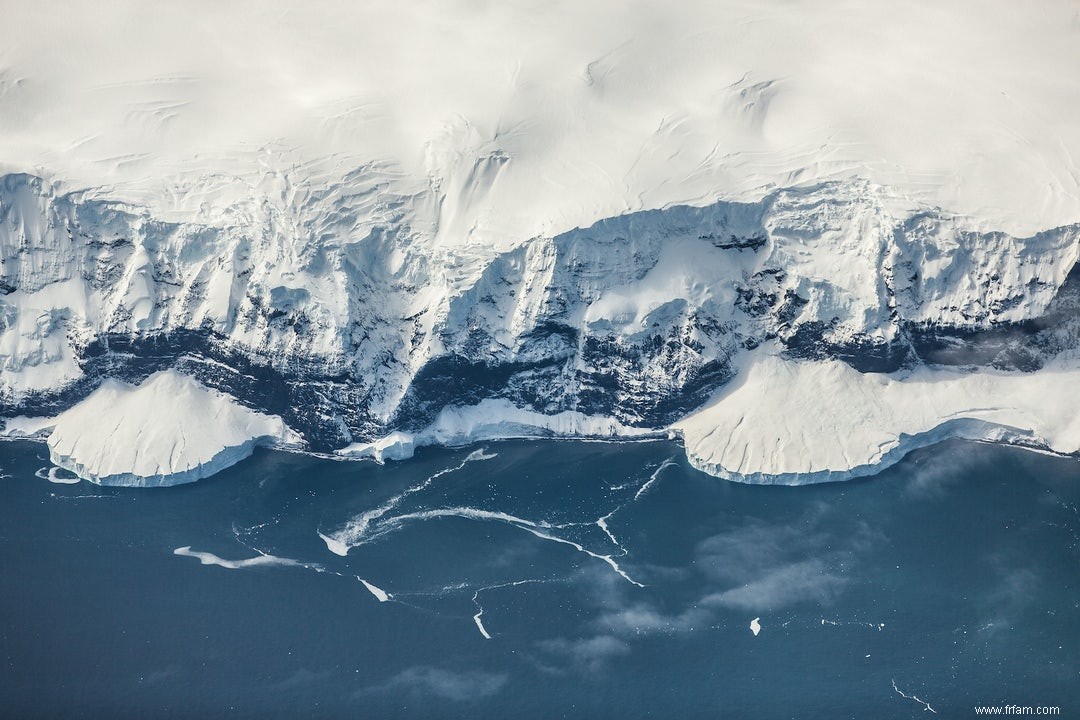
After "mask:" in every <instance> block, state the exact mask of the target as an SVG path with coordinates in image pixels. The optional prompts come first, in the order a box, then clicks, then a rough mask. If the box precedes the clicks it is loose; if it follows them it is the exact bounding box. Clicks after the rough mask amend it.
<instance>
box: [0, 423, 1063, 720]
mask: <svg viewBox="0 0 1080 720" xmlns="http://www.w3.org/2000/svg"><path fill="white" fill-rule="evenodd" d="M478 449H479V448H469V449H466V450H460V451H450V450H425V451H422V452H420V453H418V455H417V457H416V458H415V459H413V460H411V461H407V462H402V463H394V464H388V465H386V466H377V465H374V464H368V463H338V462H332V461H327V460H320V459H316V458H311V457H304V456H296V455H288V454H282V453H275V452H259V453H257V454H256V455H255V456H253V457H252V458H251V459H249V460H248V461H245V462H243V463H241V464H239V465H237V466H235V467H234V468H232V469H230V470H227V471H225V472H223V473H221V474H220V475H218V476H216V477H214V478H212V479H210V480H207V481H203V482H200V483H197V484H194V485H189V486H183V487H176V488H168V489H156V490H124V489H110V488H98V487H95V486H93V485H90V484H87V483H78V484H74V485H59V484H54V483H50V482H48V481H47V480H44V479H42V478H41V477H38V476H36V475H35V473H37V474H39V475H40V474H45V473H40V472H39V471H40V469H41V468H44V467H45V466H46V465H47V463H46V462H45V459H44V455H45V453H44V448H43V446H40V445H35V444H31V443H4V444H0V472H2V473H3V474H4V477H3V478H2V479H0V662H2V666H0V715H2V716H3V717H11V718H34V717H86V718H125V717H131V718H156V717H178V718H196V717H198V718H218V717H230V718H231V717H242V718H249V717H250V718H292V717H334V718H337V717H341V718H398V717H400V718H436V719H437V718H443V717H446V718H452V717H464V718H555V717H573V718H620V719H624V718H639V717H655V718H822V719H827V720H834V719H836V718H928V717H943V718H952V717H958V718H965V717H976V715H975V713H974V706H975V705H999V704H1017V705H1022V706H1023V705H1030V706H1059V707H1061V708H1062V714H1061V717H1080V644H1078V642H1077V641H1078V639H1080V593H1078V590H1080V572H1078V571H1080V510H1078V508H1080V463H1078V462H1077V461H1075V460H1069V459H1060V458H1052V457H1046V456H1041V455H1037V454H1034V453H1029V452H1024V451H1020V450H1015V449H1007V448H999V447H991V446H986V445H976V444H970V443H959V442H954V443H946V444H943V445H939V446H937V447H935V448H931V449H929V450H926V451H922V452H918V453H915V454H913V455H911V456H909V457H908V458H907V459H905V460H904V461H903V462H902V463H900V464H899V465H897V466H895V467H893V468H891V469H889V470H886V471H884V472H882V473H881V474H879V475H877V476H875V477H873V478H869V479H865V480H859V481H852V482H847V483H836V484H828V485H818V486H809V487H757V486H746V485H738V484H733V483H729V482H724V481H721V480H717V479H715V478H711V477H708V476H706V475H703V474H701V473H698V472H696V471H694V470H692V469H690V468H689V467H688V466H687V464H686V462H685V460H683V459H682V453H681V450H680V449H679V448H678V447H677V446H675V445H673V444H669V443H664V442H655V443H641V444H604V443H575V442H505V443H493V444H489V445H487V446H485V452H481V453H478V452H476V451H477V450H478ZM492 456H493V457H492ZM470 457H471V458H472V459H471V460H469V461H467V462H466V460H467V458H470ZM444 471H445V472H444ZM440 473H441V474H440ZM650 479H652V480H653V482H651V483H650ZM365 514H366V518H365ZM601 519H603V522H601V523H598V522H597V521H598V520H601ZM605 528H606V529H605ZM320 533H321V534H322V535H325V536H327V537H328V538H330V539H331V543H330V544H331V545H332V544H334V542H335V541H336V542H348V543H349V544H351V545H353V547H352V548H351V550H350V552H349V553H348V555H347V556H345V557H340V556H339V555H336V554H334V553H332V552H331V551H330V549H329V547H328V543H327V542H326V541H324V539H323V538H321V537H320ZM178 548H180V549H182V548H189V550H181V552H186V553H191V554H176V551H177V549H178ZM338 549H339V550H342V549H343V548H341V547H339V548H338ZM197 553H207V554H205V555H201V556H200V555H196V554H197ZM200 558H201V559H200ZM255 558H263V559H262V560H256V562H255V563H242V562H239V561H244V560H251V559H255ZM219 559H220V560H221V561H224V562H223V563H222V564H203V562H202V560H207V561H209V562H211V563H216V562H218V560H219ZM237 563H239V564H237ZM229 565H231V567H227V566H229ZM358 578H362V579H363V580H364V581H366V582H367V583H369V584H370V585H371V588H372V589H369V588H368V587H367V586H366V585H365V584H364V583H362V582H361V581H360V580H359V579H358ZM379 591H384V592H386V593H389V594H390V595H391V597H390V599H389V601H387V602H380V601H379V598H378V597H377V595H378V594H379ZM481 612H482V614H480V615H479V622H477V619H476V617H475V616H477V615H478V614H479V613H481ZM755 618H759V622H760V627H761V631H760V634H759V635H757V636H755V635H754V634H753V633H752V632H751V630H750V624H751V621H752V620H754V619H755ZM483 633H486V634H488V635H490V639H488V638H485V637H484V634H483ZM905 696H910V697H905ZM916 697H917V698H919V700H916V699H913V698H916ZM924 703H925V704H929V706H930V707H932V708H933V710H934V711H936V713H937V715H936V716H935V715H932V714H931V713H930V711H929V710H927V709H926V706H925V704H924Z"/></svg>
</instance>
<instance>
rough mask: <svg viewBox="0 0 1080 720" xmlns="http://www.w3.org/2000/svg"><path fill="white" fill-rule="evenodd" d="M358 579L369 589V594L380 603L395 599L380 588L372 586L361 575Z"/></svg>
mask: <svg viewBox="0 0 1080 720" xmlns="http://www.w3.org/2000/svg"><path fill="white" fill-rule="evenodd" d="M356 579H357V580H359V581H360V582H361V583H362V584H363V586H364V587H366V588H367V589H368V592H370V593H371V594H372V595H374V596H375V598H376V599H377V600H378V601H379V602H387V601H388V600H389V599H390V598H391V597H393V596H392V595H391V594H390V593H388V592H386V591H385V590H383V589H382V588H380V587H376V586H374V585H372V584H371V583H369V582H368V581H367V580H365V579H364V578H362V577H360V576H359V575H357V576H356Z"/></svg>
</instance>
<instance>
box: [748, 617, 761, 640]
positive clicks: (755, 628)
mask: <svg viewBox="0 0 1080 720" xmlns="http://www.w3.org/2000/svg"><path fill="white" fill-rule="evenodd" d="M750 632H752V633H754V637H757V636H758V633H759V632H761V618H754V619H753V620H751V621H750Z"/></svg>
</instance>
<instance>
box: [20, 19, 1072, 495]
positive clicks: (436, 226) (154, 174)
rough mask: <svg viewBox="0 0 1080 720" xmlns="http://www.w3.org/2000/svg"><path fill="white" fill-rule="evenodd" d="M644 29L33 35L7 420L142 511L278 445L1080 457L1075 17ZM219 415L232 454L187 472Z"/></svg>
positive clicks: (350, 24) (217, 22)
mask: <svg viewBox="0 0 1080 720" xmlns="http://www.w3.org/2000/svg"><path fill="white" fill-rule="evenodd" d="M600 5H603V3H601V4H600ZM631 5H632V6H633V11H632V12H631V11H625V12H619V13H616V14H615V15H617V17H614V16H612V15H611V14H605V13H599V11H598V10H597V9H595V8H594V9H592V10H590V9H587V8H579V7H570V6H567V7H560V8H559V9H558V11H557V12H553V13H551V14H550V15H545V14H537V11H535V9H531V8H529V7H527V6H526V5H522V4H518V3H509V4H507V5H506V7H503V8H500V9H497V10H495V9H493V10H491V12H489V13H480V14H477V13H476V11H474V10H465V9H461V8H459V9H458V10H456V11H454V13H458V14H457V15H455V14H453V13H451V14H450V15H448V14H447V13H450V12H451V11H450V10H449V9H447V8H428V9H427V10H425V11H423V12H420V11H419V10H418V9H417V8H414V7H410V8H405V9H401V10H400V12H403V13H405V14H406V15H407V16H408V17H410V18H411V21H412V25H411V30H410V32H409V33H403V37H402V38H400V43H391V44H389V45H388V44H387V43H386V42H384V41H383V40H382V39H381V36H380V34H379V33H377V32H375V31H374V30H372V28H378V27H381V25H380V23H384V22H386V21H387V20H388V16H387V13H390V12H391V10H390V8H388V7H385V6H383V5H381V4H379V3H370V4H367V3H365V4H364V5H363V6H362V7H356V8H351V9H347V10H342V11H341V12H342V13H343V14H342V15H340V16H335V17H334V18H330V17H327V16H325V15H324V13H325V12H327V10H326V9H325V8H311V9H309V10H307V11H305V13H304V14H302V15H297V14H295V13H294V14H292V15H291V16H290V17H291V19H290V20H289V22H288V23H286V22H285V21H284V20H283V18H282V16H280V15H278V14H274V13H269V12H261V11H250V12H249V13H248V15H246V16H244V17H243V21H244V24H245V26H246V27H248V28H249V32H248V33H247V34H246V35H245V37H244V38H236V37H230V38H229V39H228V41H227V42H226V40H225V39H224V38H222V37H221V36H220V35H219V34H217V32H216V31H215V30H213V28H215V27H225V26H228V25H229V24H230V23H235V22H238V21H239V19H238V18H237V17H234V16H235V15H237V13H240V12H241V11H240V10H238V9H236V8H220V9H215V10H214V11H213V13H211V14H210V15H209V16H208V17H207V18H204V19H205V20H206V22H203V21H200V20H199V19H197V18H195V17H194V16H191V17H189V16H187V15H185V16H182V17H179V16H178V17H172V18H171V19H170V21H169V22H168V23H161V22H160V20H159V19H146V18H144V20H145V25H144V26H142V27H140V32H139V33H137V34H136V35H137V37H134V38H132V43H134V45H132V46H131V47H129V48H128V50H126V51H125V52H124V53H119V52H118V51H117V50H116V49H115V48H113V47H111V40H110V37H112V35H110V33H115V32H116V28H123V27H126V24H125V23H126V22H127V21H126V20H125V19H124V18H126V17H128V15H129V14H130V12H131V8H132V7H133V6H132V5H131V4H130V3H128V2H126V1H125V0H116V1H114V2H109V3H104V4H103V5H102V7H101V8H97V9H95V10H94V12H93V13H90V11H89V10H87V9H73V10H72V12H73V14H74V15H76V16H79V18H80V19H79V22H73V23H68V24H66V25H65V27H64V28H60V29H57V28H53V27H49V28H48V30H47V31H46V25H47V18H46V17H44V16H43V15H41V14H39V13H34V12H31V11H29V10H27V9H14V10H13V13H14V15H15V16H17V17H16V19H17V20H18V22H12V23H9V24H7V25H6V26H5V27H4V28H0V37H2V38H4V41H5V43H6V45H5V46H6V47H10V48H11V49H10V52H9V53H8V54H6V55H4V57H3V58H0V101H2V102H0V418H2V419H5V420H6V429H5V430H4V433H6V434H7V435H9V436H17V435H19V434H24V435H25V434H33V433H35V432H36V433H37V434H38V436H40V437H45V436H46V435H47V434H48V432H49V430H48V428H49V427H52V428H53V429H52V431H51V432H52V434H51V435H49V436H48V437H49V439H48V442H49V443H50V447H51V454H52V456H53V460H54V462H56V463H58V464H60V465H62V466H64V467H68V468H69V469H72V470H73V471H74V472H76V473H78V474H79V475H80V476H82V477H85V478H87V479H91V480H94V481H97V482H105V483H132V484H169V483H172V482H180V481H187V480H191V479H197V478H198V477H205V476H206V475H207V474H209V473H211V472H213V471H214V470H215V469H219V468H220V467H223V466H224V465H226V464H228V463H229V462H233V461H235V460H237V459H239V458H240V457H242V456H244V455H245V454H246V453H248V452H250V450H251V447H253V446H254V445H256V444H266V445H271V446H275V447H288V448H292V449H297V450H303V451H306V452H316V453H327V454H329V453H333V454H335V455H336V456H338V457H344V458H350V457H351V458H373V459H376V460H379V461H382V460H389V459H400V458H404V457H408V456H410V455H411V454H412V452H413V451H414V449H415V448H416V447H420V446H423V445H430V444H440V445H464V444H468V443H470V442H478V441H482V440H491V439H498V438H506V437H536V436H541V437H585V438H608V439H610V438H617V439H643V438H650V437H660V436H668V437H676V438H681V439H682V440H683V442H684V443H685V445H686V448H687V452H688V456H689V457H690V459H691V462H693V463H694V464H695V465H696V466H698V467H699V468H701V469H703V470H705V471H706V472H710V473H713V474H716V475H719V476H721V477H728V478H731V479H740V480H746V481H753V482H787V483H792V482H810V481H818V480H823V479H842V478H845V477H852V476H856V475H859V474H865V473H867V472H871V471H872V469H873V468H876V467H880V466H881V465H882V464H884V463H888V462H892V461H894V460H895V459H896V458H897V457H898V456H899V455H900V454H902V453H903V452H906V451H907V450H908V449H911V448H912V447H917V446H919V445H921V444H925V443H928V442H933V441H936V440H939V439H941V438H943V437H946V436H962V437H969V438H975V439H980V440H991V441H999V442H1013V443H1018V444H1023V445H1026V446H1031V447H1036V448H1040V449H1043V450H1047V451H1054V452H1059V453H1065V454H1076V453H1077V451H1078V448H1077V443H1076V441H1075V426H1074V425H1073V424H1071V423H1072V421H1071V420H1070V419H1069V418H1068V412H1066V411H1065V410H1063V409H1062V407H1063V406H1062V403H1066V405H1067V403H1068V401H1069V399H1070V398H1073V397H1075V396H1076V394H1077V389H1078V388H1080V386H1078V385H1077V368H1080V350H1078V348H1080V312H1078V311H1080V266H1078V260H1080V170H1078V169H1077V165H1076V163H1075V161H1074V159H1073V157H1074V154H1075V152H1074V151H1075V150H1076V149H1077V148H1080V127H1078V126H1077V125H1076V124H1075V123H1071V122H1068V119H1069V118H1071V117H1073V115H1074V111H1075V109H1076V108H1075V107H1074V105H1075V103H1074V102H1073V100H1071V99H1070V98H1074V96H1075V93H1073V92H1072V88H1071V82H1072V81H1071V78H1068V77H1066V76H1067V75H1068V74H1067V73H1062V72H1061V70H1060V68H1062V67H1070V66H1074V65H1076V63H1077V61H1080V57H1077V55H1078V53H1080V51H1078V49H1077V46H1076V43H1075V42H1074V41H1073V40H1072V37H1071V35H1070V34H1069V33H1070V31H1069V30H1068V28H1069V27H1070V22H1072V21H1071V15H1069V11H1068V8H1067V7H1065V6H1064V5H1062V6H1061V7H1057V6H1054V7H1053V8H1052V9H1047V11H1046V12H1045V13H1042V14H1033V13H1025V12H1023V11H1022V10H1021V9H1019V8H1017V7H1016V6H1015V5H1014V4H1010V3H1007V2H996V3H994V7H995V12H994V13H990V12H988V11H986V10H985V8H984V7H983V6H982V5H980V4H976V3H963V2H962V3H957V4H956V5H955V6H950V7H949V8H934V9H930V8H927V7H919V8H915V9H913V10H912V11H911V12H910V13H906V14H903V15H902V16H899V15H896V14H895V13H893V11H891V10H888V9H884V8H877V9H870V8H858V9H855V8H847V9H846V10H844V11H843V12H841V8H840V6H838V5H830V4H826V5H824V6H823V7H821V8H818V9H816V10H813V11H811V10H810V9H808V8H802V7H788V6H786V5H785V6H783V12H782V13H781V12H777V11H776V8H772V9H770V8H771V4H770V3H764V4H762V5H761V6H760V7H750V6H747V5H745V4H741V3H726V2H721V3H701V4H697V5H693V6H691V7H688V8H687V9H686V10H685V12H682V13H678V14H671V13H666V14H665V15H664V17H663V18H658V17H656V13H655V12H654V11H655V8H653V7H652V6H651V5H650V4H649V3H644V2H642V3H637V2H635V3H632V4H631ZM395 12H396V11H395ZM459 15H460V17H459ZM1036 15H1037V16H1036ZM43 23H45V25H43ZM109 23H112V24H109ZM80 26H82V27H97V28H100V29H101V30H102V32H101V33H98V34H92V35H91V36H83V35H80V38H82V39H81V40H80V41H79V42H78V43H74V42H72V43H69V44H68V45H65V47H66V48H67V49H65V51H64V52H54V51H53V48H54V47H55V45H56V43H57V42H61V39H60V38H58V37H57V33H60V35H61V36H66V35H67V34H69V33H71V32H75V28H77V27H80ZM106 26H108V28H111V29H107V28H106ZM532 26H540V27H549V28H550V29H551V31H552V32H553V33H554V34H555V36H557V37H558V38H560V40H559V42H557V43H554V44H553V45H552V46H551V47H546V46H545V47H541V46H537V45H536V44H535V43H523V42H522V41H521V39H522V35H521V33H522V32H524V31H523V30H522V28H527V27H532ZM296 27H304V28H307V29H308V30H310V31H311V32H310V33H308V35H310V37H308V35H304V36H303V37H298V36H297V34H296V32H295V28H296ZM808 27H809V28H814V32H812V33H807V32H805V28H808ZM331 28H333V29H332V30H331ZM447 28H452V30H451V31H449V32H447ZM287 29H288V30H289V32H287V33H286V30H287ZM556 29H558V32H556ZM356 32H360V33H361V34H360V35H359V36H357V35H356ZM283 33H285V35H283ZM286 35H287V36H288V42H286ZM178 37H184V38H185V40H184V42H178V40H177V38H178ZM358 37H359V38H360V39H357V38H358ZM192 38H198V39H199V40H200V42H202V43H203V44H204V45H205V46H206V47H207V48H218V49H227V50H228V52H227V53H226V54H224V55H223V56H222V58H221V59H220V61H218V62H215V61H212V60H211V58H212V57H213V56H212V54H207V55H205V56H200V57H194V56H193V53H192V52H191V50H190V48H191V47H192V44H191V39H192ZM365 38H366V41H363V40H364V39H365ZM1003 46H1008V47H1013V48H1023V50H1024V51H1023V52H1019V51H1017V52H1010V53H1008V54H1001V53H997V52H994V51H993V48H995V47H1003ZM871 48H873V52H871V51H870V49H871ZM130 52H137V53H139V56H140V58H141V63H140V64H132V63H131V62H130V55H129V53H130ZM433 52H436V53H437V57H438V62H430V60H431V58H432V57H433V55H432V53H433ZM853 53H854V54H855V55H854V56H857V57H859V58H860V62H857V63H856V62H851V58H852V57H853ZM316 56H318V57H325V58H328V59H329V60H330V62H326V63H321V64H319V65H317V66H315V65H312V62H313V61H312V60H311V58H312V57H316ZM808 59H812V60H813V62H808ZM282 63H286V65H282ZM271 66H272V67H278V68H283V67H286V66H288V67H289V68H291V69H290V70H288V71H285V70H283V71H282V72H276V73H252V72H250V68H251V67H271ZM387 68H393V72H389V71H387ZM943 68H944V69H943ZM1032 77H1038V78H1040V79H1041V80H1040V82H1038V83H1032V82H1030V78H1032ZM991 79H992V80H991ZM1070 103H1072V104H1070ZM61 106H63V107H64V108H65V112H64V113H58V112H57V111H56V108H58V107H61ZM165 388H172V390H169V391H168V392H166V390H165ZM173 390H175V391H176V392H175V394H174V395H170V393H172V391H173ZM110 393H111V395H110ZM106 396H108V397H109V398H113V399H117V401H119V400H118V399H120V398H126V399H127V400H126V404H118V405H115V406H111V405H110V404H109V403H106V402H105V401H104V400H102V398H104V397H106ZM110 402H111V401H110ZM146 403H151V404H155V403H157V404H159V406H160V407H169V408H172V409H173V410H174V412H173V414H172V415H167V414H163V413H157V414H153V415H147V414H146V410H145V407H144V405H145V404H146ZM188 404H190V405H191V409H190V410H184V407H183V406H185V405H188ZM211 406H213V407H217V408H226V407H227V408H229V410H228V411H226V410H224V409H222V410H221V412H222V413H224V416H228V418H229V419H228V421H227V422H224V423H223V425H222V428H223V429H222V433H223V434H222V436H221V437H222V438H224V439H217V438H208V437H206V438H204V440H203V441H201V442H203V444H202V445H199V444H198V443H196V442H195V441H194V440H193V441H192V443H191V444H189V445H187V446H186V447H187V450H185V451H183V452H179V451H177V450H176V448H178V447H180V444H179V443H178V441H177V436H176V433H177V432H179V428H184V429H185V431H186V430H187V429H188V428H189V427H191V425H192V424H193V423H194V422H195V417H196V415H197V414H198V413H200V412H205V411H207V408H209V407H211ZM121 409H122V410H123V413H129V414H131V417H132V420H131V421H124V419H123V417H121ZM99 414H100V415H99ZM26 416H37V417H47V418H50V419H52V418H56V423H55V424H54V425H48V424H47V423H46V424H45V425H42V422H43V421H30V420H26ZM224 416H223V417H224ZM99 417H100V418H101V419H105V420H107V422H106V423H101V422H99V421H97V420H92V418H99ZM65 418H66V419H65ZM140 418H141V419H142V420H145V422H146V424H147V427H148V428H150V427H152V426H154V427H156V428H157V430H156V431H154V432H147V433H144V434H143V435H139V434H137V433H134V432H133V430H132V429H133V428H135V427H136V425H137V423H136V419H140ZM822 418H826V419H828V422H825V421H824V420H822ZM113 420H115V427H116V428H117V429H118V431H117V435H116V437H115V439H114V440H110V439H109V438H108V437H105V436H102V435H101V434H100V433H99V432H96V431H97V430H98V429H99V428H100V427H101V426H103V425H107V424H108V422H111V421H113ZM35 422H37V424H35ZM193 437H194V436H193ZM197 446H198V447H199V448H200V449H198V450H196V447H197ZM120 447H127V448H130V449H131V450H130V452H127V451H125V452H121V451H120V450H119V449H118V448H120ZM58 448H59V449H58ZM76 450H78V452H76Z"/></svg>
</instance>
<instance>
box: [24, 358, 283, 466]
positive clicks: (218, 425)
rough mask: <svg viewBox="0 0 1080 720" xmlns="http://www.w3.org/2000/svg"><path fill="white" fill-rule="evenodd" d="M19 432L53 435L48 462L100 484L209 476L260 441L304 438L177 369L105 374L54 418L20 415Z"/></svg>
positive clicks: (271, 443) (266, 443)
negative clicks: (126, 377) (130, 376)
mask: <svg viewBox="0 0 1080 720" xmlns="http://www.w3.org/2000/svg"><path fill="white" fill-rule="evenodd" d="M5 431H7V433H8V434H9V436H13V437H27V436H30V437H34V436H42V435H44V436H46V437H47V443H48V447H49V460H50V461H51V462H52V463H53V464H54V465H56V466H57V467H61V468H63V469H65V470H68V471H70V472H72V473H75V474H76V475H78V476H79V477H81V478H83V479H85V480H90V481H92V482H95V483H98V484H101V485H122V486H132V487H155V486H164V485H178V484H181V483H187V482H194V481H196V480H201V479H202V478H205V477H209V476H210V475H213V474H214V473H216V472H218V471H219V470H223V469H224V468H227V467H229V466H230V465H233V464H235V463H237V462H239V461H240V460H243V459H244V458H245V457H247V456H248V455H250V454H251V452H252V451H253V450H254V449H255V447H257V446H266V447H279V448H283V449H288V448H290V447H297V446H298V445H299V443H300V438H299V437H298V436H297V435H296V434H295V433H293V432H292V431H291V430H289V428H287V427H286V426H285V424H284V423H283V422H282V421H281V419H280V418H277V417H270V416H267V415H264V414H261V413H258V412H255V411H253V410H250V409H248V408H245V407H242V406H240V405H238V404H237V403H236V402H234V401H233V400H232V399H231V398H229V397H227V396H225V395H222V394H221V393H218V392H214V391H212V390H209V389H207V388H205V387H203V386H202V385H200V384H199V383H198V382H196V381H195V380H193V379H191V378H189V377H187V376H185V375H182V374H180V373H178V372H175V371H172V370H165V371H161V372H158V373H155V374H153V375H151V376H150V377H149V378H147V379H146V380H145V381H144V382H143V383H142V384H140V385H139V386H138V387H132V386H130V385H127V384H125V383H122V382H118V381H115V380H106V381H105V382H103V383H102V384H101V386H100V387H98V389H97V390H95V391H94V392H93V393H91V394H90V395H89V397H87V398H86V399H84V400H82V401H81V402H79V403H77V404H76V405H74V406H73V407H71V408H69V409H67V410H65V411H64V412H62V413H60V415H58V416H57V417H55V418H19V419H18V420H17V421H16V422H14V423H11V424H9V426H8V427H7V428H5Z"/></svg>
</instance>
